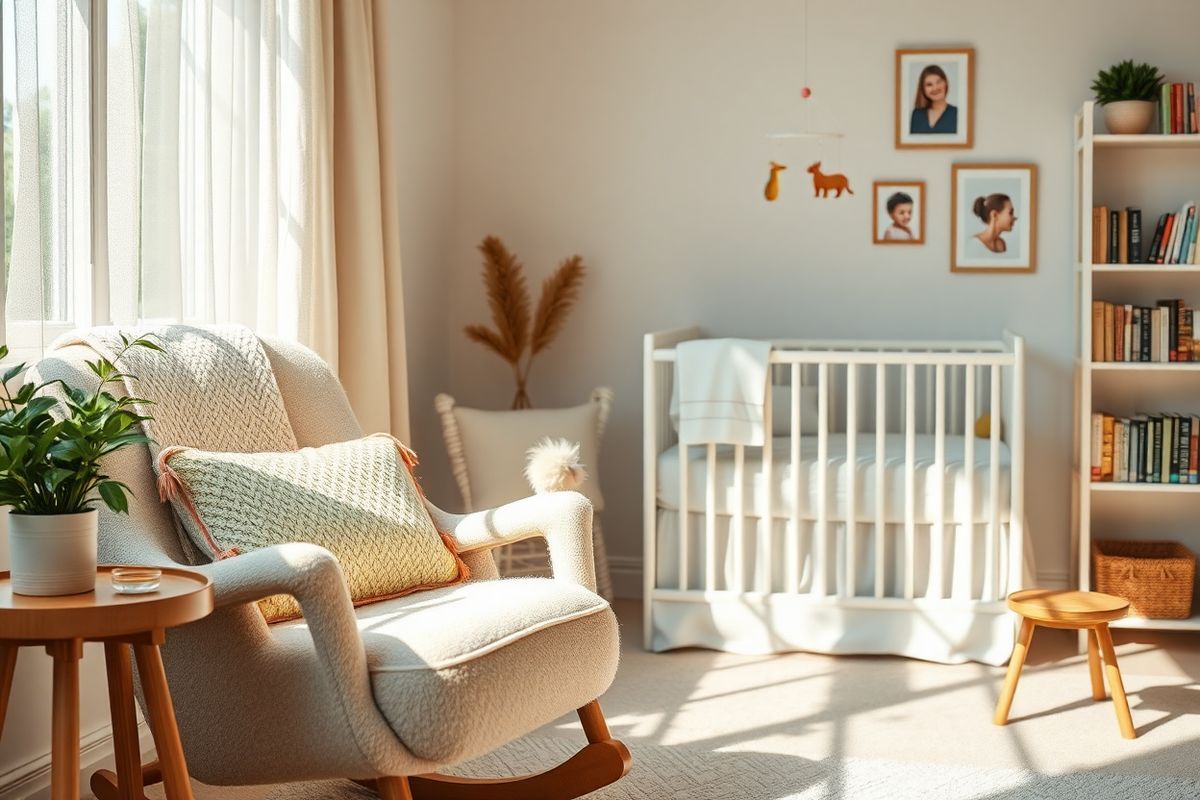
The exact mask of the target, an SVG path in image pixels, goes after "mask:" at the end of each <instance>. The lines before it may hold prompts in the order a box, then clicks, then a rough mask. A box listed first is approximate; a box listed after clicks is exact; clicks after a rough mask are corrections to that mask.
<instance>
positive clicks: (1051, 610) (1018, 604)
mask: <svg viewBox="0 0 1200 800" xmlns="http://www.w3.org/2000/svg"><path fill="white" fill-rule="evenodd" d="M1008 607H1009V608H1011V609H1012V610H1013V611H1015V612H1017V613H1018V614H1020V615H1021V616H1022V617H1027V618H1029V619H1031V620H1033V621H1034V622H1038V621H1046V622H1068V623H1076V622H1077V623H1081V624H1094V623H1098V622H1110V621H1112V620H1114V619H1121V617H1124V616H1125V615H1126V614H1127V613H1128V612H1129V601H1128V600H1126V599H1125V598H1123V597H1114V596H1113V595H1111V594H1101V593H1100V592H1079V591H1069V590H1061V589H1025V590H1022V591H1020V592H1013V593H1012V594H1010V595H1009V596H1008Z"/></svg>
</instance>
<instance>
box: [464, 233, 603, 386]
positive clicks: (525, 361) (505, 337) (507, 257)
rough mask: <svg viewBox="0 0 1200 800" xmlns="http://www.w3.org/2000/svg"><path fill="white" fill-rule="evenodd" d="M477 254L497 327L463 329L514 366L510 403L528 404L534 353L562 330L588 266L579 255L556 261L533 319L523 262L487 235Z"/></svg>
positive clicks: (540, 349) (539, 350)
mask: <svg viewBox="0 0 1200 800" xmlns="http://www.w3.org/2000/svg"><path fill="white" fill-rule="evenodd" d="M479 252H480V253H481V254H482V255H483V285H484V287H485V289H486V291H487V299H488V308H489V309H490V310H491V315H492V323H493V324H494V325H495V328H494V329H493V328H489V327H487V326H486V325H468V326H466V327H465V328H464V329H463V332H464V333H465V334H466V335H467V338H468V339H470V340H471V341H473V342H477V343H478V344H481V345H483V346H484V347H486V348H487V349H489V350H491V351H492V352H494V353H495V354H496V355H498V356H500V358H502V359H504V361H505V363H507V364H508V365H509V366H510V367H511V368H512V371H513V377H514V378H515V379H516V382H517V393H516V396H515V397H514V398H513V404H512V407H513V408H531V407H532V403H531V402H530V400H529V394H528V392H527V391H526V387H527V385H528V382H529V370H530V368H531V367H532V366H533V357H534V356H536V355H537V354H538V353H540V352H542V351H543V350H545V349H547V348H548V347H550V345H551V344H552V343H553V342H554V340H555V339H556V338H557V337H558V334H559V333H560V332H561V331H562V329H563V326H564V325H565V324H566V321H567V316H568V315H569V314H570V313H571V309H572V308H574V306H575V303H576V301H577V300H578V299H579V287H580V286H581V285H582V284H583V278H584V275H585V274H586V272H587V269H586V267H584V265H583V258H582V257H581V256H571V257H570V258H568V259H566V260H564V261H563V262H562V263H561V264H559V266H558V269H557V270H555V271H554V274H552V275H551V276H550V277H549V278H547V279H546V280H545V281H544V282H543V283H542V296H541V298H540V299H539V300H538V305H537V312H536V313H535V314H534V315H533V317H532V320H531V318H530V311H529V308H530V298H529V288H528V286H527V285H526V283H525V273H524V266H522V264H521V262H520V261H518V260H517V258H516V256H515V255H513V254H512V253H510V252H509V250H508V248H506V247H505V246H504V243H503V242H502V241H500V239H498V238H497V237H495V236H488V237H487V238H485V239H484V240H483V242H482V243H481V244H480V245H479ZM526 351H528V356H526Z"/></svg>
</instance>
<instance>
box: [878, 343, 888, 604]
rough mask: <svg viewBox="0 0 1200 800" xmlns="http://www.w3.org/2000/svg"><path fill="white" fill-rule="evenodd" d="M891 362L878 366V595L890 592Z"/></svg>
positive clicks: (881, 595) (879, 596)
mask: <svg viewBox="0 0 1200 800" xmlns="http://www.w3.org/2000/svg"><path fill="white" fill-rule="evenodd" d="M886 437H887V365H886V364H878V365H876V367H875V597H877V598H881V597H883V596H884V594H885V593H886V591H887V561H886V558H885V556H886V553H887V515H886V513H885V511H886V508H887V506H886V503H887V494H886V491H887V469H886V463H885V460H884V456H885V452H886V451H885V449H884V448H885V447H886V446H887V439H886Z"/></svg>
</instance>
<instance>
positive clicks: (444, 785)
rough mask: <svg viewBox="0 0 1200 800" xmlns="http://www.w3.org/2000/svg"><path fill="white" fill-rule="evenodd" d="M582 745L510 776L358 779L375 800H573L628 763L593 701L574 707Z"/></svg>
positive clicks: (624, 770)
mask: <svg viewBox="0 0 1200 800" xmlns="http://www.w3.org/2000/svg"><path fill="white" fill-rule="evenodd" d="M579 721H580V722H582V723H583V732H584V734H585V735H586V736H587V739H588V744H587V745H586V746H585V747H583V749H581V750H580V751H579V752H578V753H576V754H575V755H573V756H571V757H570V758H568V759H567V760H566V761H564V762H563V763H561V764H559V765H558V766H557V767H553V768H551V769H548V770H546V771H545V772H540V773H537V774H535V775H523V776H519V777H516V778H494V779H488V778H461V777H458V776H455V775H438V774H429V775H412V776H408V777H395V778H380V779H378V780H364V781H358V783H360V784H362V785H363V786H367V787H370V788H372V789H374V790H375V791H376V792H378V793H379V797H380V800H573V798H576V797H581V796H583V795H585V794H587V793H588V792H594V791H596V790H597V789H600V788H602V787H604V786H608V785H609V784H610V783H616V782H617V781H618V780H620V779H621V778H623V777H625V775H626V774H628V772H629V768H630V767H631V766H632V765H633V758H632V757H631V756H630V755H629V750H628V748H626V747H625V745H624V744H622V743H621V742H620V741H618V740H616V739H613V738H612V736H611V735H610V734H609V732H608V724H607V723H606V722H605V721H604V713H603V712H602V711H601V710H600V703H599V702H598V701H596V700H593V701H592V702H590V703H588V704H587V705H586V706H584V707H583V708H581V709H579Z"/></svg>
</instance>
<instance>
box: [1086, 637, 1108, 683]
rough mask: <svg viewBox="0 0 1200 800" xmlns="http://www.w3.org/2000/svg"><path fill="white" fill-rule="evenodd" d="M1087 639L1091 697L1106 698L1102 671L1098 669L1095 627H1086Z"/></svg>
mask: <svg viewBox="0 0 1200 800" xmlns="http://www.w3.org/2000/svg"><path fill="white" fill-rule="evenodd" d="M1087 640H1088V648H1087V651H1088V672H1090V673H1091V675H1092V699H1093V700H1107V699H1108V693H1107V692H1105V691H1104V673H1103V672H1102V671H1101V670H1100V644H1099V642H1097V640H1096V629H1095V628H1088V629H1087Z"/></svg>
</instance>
